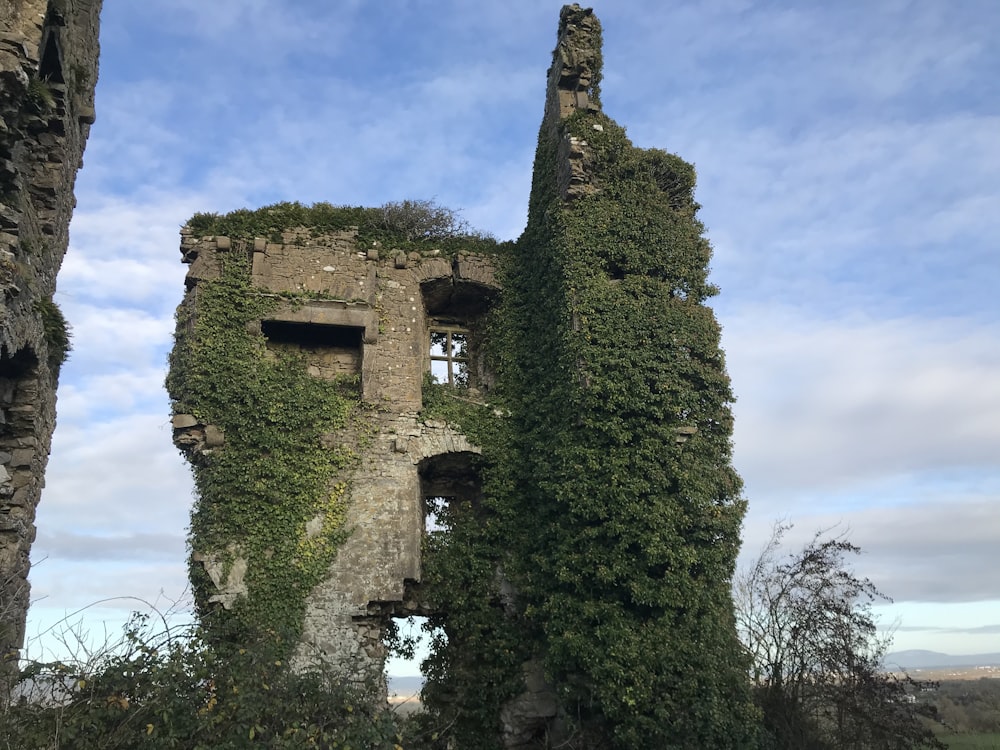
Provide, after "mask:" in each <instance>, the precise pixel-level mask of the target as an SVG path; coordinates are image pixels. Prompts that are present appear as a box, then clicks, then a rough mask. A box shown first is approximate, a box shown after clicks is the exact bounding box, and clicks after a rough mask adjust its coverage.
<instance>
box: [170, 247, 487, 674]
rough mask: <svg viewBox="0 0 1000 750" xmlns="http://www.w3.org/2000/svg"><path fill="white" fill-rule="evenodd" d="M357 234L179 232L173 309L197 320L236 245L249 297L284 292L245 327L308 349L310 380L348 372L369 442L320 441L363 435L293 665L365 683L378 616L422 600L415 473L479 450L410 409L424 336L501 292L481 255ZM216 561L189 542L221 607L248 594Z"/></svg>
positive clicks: (216, 437) (423, 365) (201, 446)
mask: <svg viewBox="0 0 1000 750" xmlns="http://www.w3.org/2000/svg"><path fill="white" fill-rule="evenodd" d="M357 234H358V233H357V230H356V229H352V230H347V231H343V232H339V233H334V234H319V235H317V234H315V233H312V232H309V231H307V230H305V229H293V230H290V231H287V232H285V233H284V234H283V236H282V237H281V240H282V241H281V242H275V241H269V240H265V239H264V238H257V239H255V240H253V241H240V240H234V239H233V238H230V237H223V236H208V237H198V236H195V235H194V234H193V233H192V232H191V230H190V229H187V228H185V229H183V230H182V243H181V252H182V257H183V260H184V262H185V263H188V264H190V270H189V272H188V276H187V287H188V290H187V294H186V297H185V301H184V302H183V303H182V307H183V306H186V307H189V308H190V309H191V310H192V312H193V315H194V316H197V314H198V313H197V307H198V293H199V288H200V285H202V284H204V283H205V282H210V281H212V280H215V279H218V278H219V277H220V274H221V273H222V271H221V268H222V264H223V262H224V260H225V257H224V256H227V255H231V254H236V253H239V254H244V255H246V256H248V259H249V264H250V268H251V273H250V277H251V283H252V288H253V290H254V292H255V293H258V294H260V295H264V296H274V297H276V298H277V299H278V300H279V302H278V304H277V305H276V306H275V307H274V309H273V310H272V311H271V312H270V313H269V314H268V317H267V319H265V320H261V321H257V322H256V324H254V328H255V331H257V330H259V331H260V332H262V333H263V334H264V336H265V337H266V338H267V339H268V344H267V346H268V347H269V348H271V349H273V350H274V351H275V353H276V354H277V352H284V353H289V352H294V353H296V354H298V355H301V356H304V358H305V362H306V366H307V368H308V371H309V372H310V374H312V375H313V376H314V377H318V378H336V377H338V376H345V375H346V376H355V377H356V378H357V384H358V385H357V387H358V389H359V396H360V398H361V400H362V401H363V402H365V403H366V404H367V405H368V408H369V412H368V416H367V418H366V432H367V433H368V434H369V437H367V438H365V440H364V441H362V440H361V439H360V438H359V436H357V435H356V434H352V433H351V432H350V431H348V432H347V433H336V434H330V435H329V436H327V437H326V438H325V439H328V440H329V441H330V442H331V445H334V444H337V445H339V444H342V443H344V442H346V443H349V444H352V445H360V444H361V443H362V442H364V447H363V449H362V450H360V451H359V453H360V455H361V458H360V461H359V463H358V465H357V466H356V467H355V468H354V469H353V470H352V471H351V472H350V474H349V475H348V476H347V477H346V482H347V484H348V486H349V488H350V489H349V495H348V498H347V503H346V518H345V519H344V526H345V528H346V530H347V531H348V534H349V535H348V536H347V539H346V540H345V541H344V542H343V544H342V546H341V547H340V549H339V552H338V554H337V558H336V562H335V564H334V565H333V567H332V568H331V570H330V572H329V576H328V577H327V578H326V580H324V581H323V582H322V583H321V584H320V585H319V586H318V587H316V589H315V590H314V591H313V592H312V595H311V596H310V597H309V600H308V604H307V608H306V612H305V618H304V623H303V631H302V643H301V646H300V647H299V649H298V651H297V656H296V660H297V662H298V663H299V664H300V666H306V665H309V664H312V663H317V662H323V663H332V664H336V665H340V667H341V668H343V669H345V671H347V672H349V673H351V674H354V675H355V676H356V677H357V678H358V679H359V680H362V681H363V680H365V679H370V678H371V677H372V676H375V677H376V678H377V679H378V678H380V676H381V674H382V670H383V666H384V661H385V648H384V646H383V636H384V630H385V626H386V622H387V618H388V617H389V616H393V615H396V616H405V615H407V614H421V612H422V611H423V610H424V609H425V605H424V604H423V603H421V602H419V601H417V600H416V599H415V597H418V596H419V594H418V593H417V589H416V587H415V584H418V583H419V581H420V551H421V541H422V538H423V535H424V529H425V516H426V502H425V499H426V496H427V495H426V493H427V492H430V491H431V490H430V489H428V486H429V485H428V481H431V482H432V483H433V481H434V480H433V479H431V480H428V478H427V476H422V473H423V474H424V475H426V474H427V473H428V471H427V467H428V466H432V465H433V464H435V462H437V463H438V464H439V466H438V474H441V473H443V474H444V475H445V477H447V476H449V475H452V474H455V473H456V472H458V473H461V472H464V471H466V469H465V468H464V467H465V465H466V464H467V463H468V457H470V456H472V455H474V454H476V453H478V452H479V449H478V448H477V447H476V446H474V445H471V444H470V443H469V441H468V440H467V439H466V438H465V436H463V435H462V434H460V433H459V432H457V431H456V430H455V429H454V428H453V427H451V426H449V425H448V424H446V423H444V422H440V421H435V420H429V419H424V418H422V417H421V416H420V414H419V411H420V409H421V392H422V387H423V383H424V380H425V377H426V374H427V373H428V372H429V369H430V331H431V330H432V329H433V328H434V326H435V325H446V326H452V327H464V326H468V325H469V324H470V323H471V322H473V321H474V320H475V319H476V318H478V317H479V316H480V315H482V314H483V313H484V312H485V311H486V310H487V309H488V307H489V306H490V304H491V303H492V300H493V299H494V298H495V297H496V294H497V293H498V291H499V290H498V288H497V282H496V279H495V274H494V270H493V262H492V259H490V258H489V257H486V256H481V255H477V254H474V253H459V254H457V255H455V256H453V257H447V258H446V257H442V256H441V255H440V254H439V253H437V252H435V251H434V250H430V251H428V252H426V253H417V252H410V253H402V252H400V251H397V250H393V249H389V251H388V252H387V251H385V250H384V249H382V248H381V247H378V246H377V245H376V246H374V247H372V246H369V247H363V246H362V245H361V243H359V240H358V237H357ZM476 392H477V391H476V389H472V393H473V394H475V393H476ZM173 426H174V440H175V443H176V444H177V445H178V446H179V447H180V448H181V449H182V450H183V451H185V452H186V453H187V454H188V456H189V457H190V458H191V460H193V461H197V460H199V456H201V455H204V452H205V451H209V452H210V451H212V450H218V449H222V450H225V437H224V431H223V430H221V429H219V428H218V427H217V426H215V425H211V424H203V423H201V422H200V421H199V419H198V417H196V416H195V415H193V414H175V415H174V417H173ZM448 457H451V458H452V459H454V460H453V461H451V462H449V460H448ZM450 464H454V466H450ZM442 466H443V468H441V467H442ZM456 467H459V468H456ZM431 473H433V471H431ZM438 479H439V480H440V477H438ZM306 533H307V534H308V533H309V532H308V524H307V529H306ZM217 558H218V551H217V550H199V549H195V550H194V559H195V561H196V562H200V563H201V564H203V565H205V567H206V570H207V571H208V573H209V575H210V576H211V577H212V580H213V582H215V583H216V587H217V591H216V593H215V594H213V598H214V601H215V602H216V603H218V604H220V605H222V606H225V607H229V606H232V605H233V604H234V603H235V602H236V601H237V599H238V598H239V597H240V596H244V595H246V594H247V590H246V586H245V584H244V581H243V573H244V569H245V562H243V563H241V564H240V565H237V566H235V567H230V568H229V569H228V571H226V573H225V575H223V573H222V567H223V566H220V565H218V564H217V563H216V560H217ZM249 564H253V563H252V561H250V563H249Z"/></svg>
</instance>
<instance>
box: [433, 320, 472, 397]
mask: <svg viewBox="0 0 1000 750" xmlns="http://www.w3.org/2000/svg"><path fill="white" fill-rule="evenodd" d="M430 358H431V375H433V376H434V379H435V380H436V381H437V382H439V383H447V384H448V385H455V386H460V387H463V388H465V387H468V386H469V334H468V332H467V331H465V330H464V329H461V328H457V327H454V328H444V327H434V328H431V348H430Z"/></svg>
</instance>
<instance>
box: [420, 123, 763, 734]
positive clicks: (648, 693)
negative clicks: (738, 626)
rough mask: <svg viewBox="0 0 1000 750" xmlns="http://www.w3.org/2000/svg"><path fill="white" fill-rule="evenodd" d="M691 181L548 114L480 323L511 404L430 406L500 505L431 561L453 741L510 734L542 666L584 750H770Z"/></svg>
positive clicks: (605, 128) (607, 132)
mask: <svg viewBox="0 0 1000 750" xmlns="http://www.w3.org/2000/svg"><path fill="white" fill-rule="evenodd" d="M569 135H572V136H575V137H577V138H579V139H582V140H585V141H586V142H587V143H588V144H589V147H590V150H591V157H590V159H589V161H588V171H589V173H590V175H591V177H592V178H593V181H594V182H593V188H594V190H593V191H592V192H590V193H586V194H582V195H579V196H576V197H574V198H572V199H569V200H567V199H564V197H563V196H562V195H561V194H560V193H559V182H558V174H559V170H558V163H557V153H558V150H559V144H560V143H561V142H562V141H563V139H564V138H565V137H566V136H569ZM694 183H695V173H694V169H693V167H692V166H691V165H689V164H687V163H686V162H684V161H683V160H682V159H680V158H679V157H677V156H674V155H672V154H668V153H666V152H663V151H658V150H648V151H647V150H641V149H637V148H635V147H634V146H633V145H632V144H631V143H630V142H629V140H628V138H627V137H626V135H625V132H624V130H623V129H622V128H621V127H620V126H618V125H617V124H616V123H614V122H613V121H612V120H610V119H609V118H608V117H606V116H605V115H603V114H601V113H577V114H576V115H574V116H572V117H570V118H568V119H567V120H565V121H562V122H560V123H558V124H553V123H550V122H546V123H543V126H542V130H541V133H540V136H539V143H538V151H537V154H536V160H535V169H534V184H533V186H532V194H531V200H530V205H529V218H528V226H527V228H526V230H525V232H524V234H523V235H522V236H521V238H520V239H519V241H518V242H517V243H516V245H515V246H514V247H513V248H511V251H510V253H509V254H508V255H504V256H502V257H501V258H500V265H501V281H502V286H503V290H504V292H503V296H502V300H501V303H500V308H499V310H498V311H497V313H496V315H495V317H494V319H493V321H492V322H491V323H489V324H488V326H489V328H488V331H487V333H486V335H485V336H484V339H485V340H487V341H489V342H491V348H490V351H489V352H488V359H489V361H490V365H491V366H492V368H493V369H494V371H495V372H496V375H497V387H496V389H494V391H493V392H491V394H490V395H491V401H492V404H491V406H492V407H494V408H497V410H498V411H499V412H500V413H502V414H504V415H506V416H505V417H504V418H503V419H500V420H499V422H500V426H499V427H497V428H494V429H491V430H487V429H484V428H483V427H482V422H481V420H480V419H479V418H477V417H476V416H475V415H474V414H463V413H462V412H461V410H460V409H458V407H457V406H456V405H455V404H451V405H443V404H442V403H441V402H440V398H439V397H438V396H435V395H433V394H432V395H431V398H430V400H429V402H427V410H428V412H429V413H437V414H444V415H445V416H446V418H447V419H449V421H452V422H454V423H456V424H457V425H459V426H460V427H462V428H463V429H465V430H466V431H467V434H469V435H470V437H471V438H472V439H473V440H474V441H476V442H477V443H478V444H479V445H481V446H482V447H483V479H484V485H483V489H484V499H483V501H482V507H481V508H478V509H468V508H465V509H462V508H458V509H455V510H454V511H451V510H450V509H449V512H452V514H453V515H452V517H451V518H450V519H449V521H450V529H451V530H450V534H449V535H448V538H447V539H445V540H441V541H439V542H434V541H432V542H431V543H430V544H429V548H428V550H427V554H425V577H426V578H427V579H428V581H429V583H430V586H431V589H430V590H431V591H432V592H433V593H432V597H431V598H432V601H433V602H434V603H435V605H436V606H439V607H441V609H442V610H443V611H444V613H445V614H444V615H442V616H441V618H440V624H441V627H442V628H443V632H444V633H445V635H446V638H439V639H438V640H437V641H436V642H435V644H434V648H433V653H432V656H431V658H430V659H429V661H428V663H427V665H426V666H428V667H429V670H428V684H427V687H425V697H426V698H427V704H428V706H429V708H431V709H432V710H435V711H438V712H439V715H438V719H437V724H436V726H438V727H448V732H449V733H450V734H451V735H452V736H453V741H454V743H455V746H460V747H464V746H473V744H474V745H475V746H481V747H498V746H499V736H500V711H501V710H502V707H503V706H504V704H505V703H506V702H507V701H509V700H510V699H511V698H512V697H514V696H515V695H517V694H518V693H519V692H521V690H523V685H522V683H521V681H520V675H521V672H520V669H521V665H522V664H523V663H524V662H525V661H527V660H528V659H534V660H536V661H537V662H539V663H541V664H542V665H543V666H544V671H545V674H546V675H547V677H548V679H549V680H550V681H551V684H552V686H553V688H554V690H555V694H556V695H557V697H558V701H559V704H560V716H561V722H562V724H563V726H564V727H565V732H566V733H567V734H568V735H569V737H568V738H565V739H566V741H567V742H568V745H567V746H573V747H608V748H636V747H656V748H678V749H679V748H696V747H697V748H702V747H712V748H752V747H754V746H755V743H756V736H757V725H758V716H757V714H756V712H755V710H754V708H753V705H752V701H751V699H750V695H749V690H748V685H747V679H746V667H747V663H746V659H745V655H744V653H743V651H742V649H741V647H740V644H739V642H738V640H737V637H736V631H735V623H734V618H733V608H732V600H731V594H730V580H731V577H732V574H733V571H734V567H735V561H736V555H737V553H738V550H739V532H740V525H741V521H742V518H743V514H744V511H745V501H744V500H743V499H742V497H741V487H742V485H741V481H740V478H739V477H738V475H737V474H736V472H735V470H734V469H733V467H732V462H731V435H732V415H731V411H730V405H731V403H732V401H733V395H732V391H731V388H730V383H729V378H728V376H727V374H726V371H725V363H724V356H723V353H722V350H721V348H720V330H719V326H718V324H717V322H716V321H715V318H714V315H713V313H712V311H711V310H710V309H709V308H708V307H706V306H705V304H704V303H705V301H706V300H707V299H708V298H710V297H711V296H712V295H714V294H716V293H717V289H716V288H715V287H714V286H713V285H712V284H710V283H709V281H708V263H709V260H710V256H711V247H710V245H709V243H708V241H707V240H706V239H705V237H704V228H703V226H702V224H701V223H700V222H699V221H698V219H697V210H698V205H697V203H696V202H695V201H694V198H693V188H694ZM498 571H500V572H502V576H503V578H504V579H505V581H506V583H508V584H509V585H510V587H511V590H512V591H513V592H515V596H514V598H513V604H511V603H510V602H508V603H507V604H506V605H505V603H504V601H503V599H504V598H503V597H502V596H501V595H500V576H499V575H498ZM484 738H485V739H484ZM470 743H471V744H470ZM491 743H492V744H491ZM442 746H443V745H442Z"/></svg>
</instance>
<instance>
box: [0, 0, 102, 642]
mask: <svg viewBox="0 0 1000 750" xmlns="http://www.w3.org/2000/svg"><path fill="white" fill-rule="evenodd" d="M100 8H101V2H100V0H0V24H2V26H0V115H2V120H0V294H2V295H3V306H2V307H0V655H2V657H3V658H11V657H16V655H17V653H18V651H19V649H20V648H21V647H22V646H23V641H24V621H25V614H26V611H27V607H28V600H29V584H28V581H27V575H28V569H29V551H30V548H31V543H32V541H33V540H34V538H35V526H34V518H35V508H36V506H37V504H38V500H39V496H40V493H41V488H42V486H43V485H44V472H45V466H46V463H47V460H48V454H49V446H50V442H51V437H52V430H53V429H54V427H55V398H56V396H55V391H56V381H57V378H58V373H59V365H60V364H61V363H62V360H63V358H64V356H65V348H66V347H65V344H66V340H65V327H64V321H63V320H62V315H61V313H59V311H58V308H57V307H56V306H55V305H54V303H53V301H52V295H53V293H54V292H55V287H56V274H57V272H58V270H59V267H60V265H61V263H62V259H63V256H64V255H65V253H66V247H67V244H68V241H69V221H70V217H71V215H72V212H73V208H74V206H75V199H74V196H73V185H74V182H75V179H76V173H77V170H78V169H79V168H80V166H81V163H82V157H83V149H84V146H85V144H86V141H87V136H88V135H89V132H90V126H91V124H92V123H93V122H94V85H95V83H96V81H97V58H98V16H99V13H100Z"/></svg>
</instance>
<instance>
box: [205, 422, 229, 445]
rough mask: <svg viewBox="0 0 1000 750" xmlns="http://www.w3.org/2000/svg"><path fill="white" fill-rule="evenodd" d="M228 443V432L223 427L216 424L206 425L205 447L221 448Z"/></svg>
mask: <svg viewBox="0 0 1000 750" xmlns="http://www.w3.org/2000/svg"><path fill="white" fill-rule="evenodd" d="M225 444H226V433H225V430H223V429H222V428H221V427H216V426H215V425H214V424H207V425H205V447H206V448H221V447H222V446H223V445H225Z"/></svg>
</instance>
